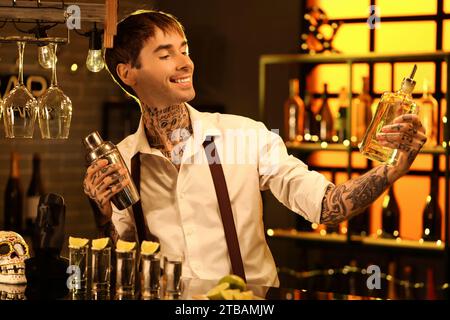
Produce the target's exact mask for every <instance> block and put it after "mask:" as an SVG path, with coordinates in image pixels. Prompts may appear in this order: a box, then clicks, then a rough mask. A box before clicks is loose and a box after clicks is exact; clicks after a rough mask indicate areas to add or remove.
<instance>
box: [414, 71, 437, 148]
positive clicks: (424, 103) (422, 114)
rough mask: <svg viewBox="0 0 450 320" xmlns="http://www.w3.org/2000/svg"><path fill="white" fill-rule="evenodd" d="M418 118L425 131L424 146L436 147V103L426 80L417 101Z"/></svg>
mask: <svg viewBox="0 0 450 320" xmlns="http://www.w3.org/2000/svg"><path fill="white" fill-rule="evenodd" d="M418 104H419V118H420V121H421V122H422V126H423V127H424V129H425V134H426V136H427V142H426V143H425V145H426V146H436V145H437V144H438V140H437V121H438V114H437V111H438V102H437V100H436V99H435V98H434V97H433V95H432V94H431V92H430V88H429V84H428V80H427V79H425V80H424V82H423V95H422V97H421V98H420V99H419V100H418Z"/></svg>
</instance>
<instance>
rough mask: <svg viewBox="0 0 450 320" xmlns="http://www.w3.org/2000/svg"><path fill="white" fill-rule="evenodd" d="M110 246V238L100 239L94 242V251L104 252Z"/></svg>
mask: <svg viewBox="0 0 450 320" xmlns="http://www.w3.org/2000/svg"><path fill="white" fill-rule="evenodd" d="M108 244H109V238H100V239H94V240H92V249H93V250H103V249H105V248H106V246H107V245H108Z"/></svg>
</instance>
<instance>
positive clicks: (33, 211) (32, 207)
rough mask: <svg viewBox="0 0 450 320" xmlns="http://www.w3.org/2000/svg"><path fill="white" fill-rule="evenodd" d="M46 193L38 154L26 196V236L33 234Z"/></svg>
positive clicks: (35, 157)
mask: <svg viewBox="0 0 450 320" xmlns="http://www.w3.org/2000/svg"><path fill="white" fill-rule="evenodd" d="M44 193H45V191H44V187H43V185H42V180H41V158H40V156H39V154H38V153H35V154H33V171H32V174H31V181H30V184H29V186H28V190H27V193H26V196H25V234H29V235H31V234H32V233H33V228H34V222H35V220H36V215H37V210H38V205H39V199H40V197H41V196H42V195H43V194H44Z"/></svg>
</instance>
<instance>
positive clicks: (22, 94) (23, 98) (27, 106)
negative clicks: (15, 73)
mask: <svg viewBox="0 0 450 320" xmlns="http://www.w3.org/2000/svg"><path fill="white" fill-rule="evenodd" d="M17 46H18V48H19V81H18V84H17V85H16V86H15V87H14V88H13V89H12V90H11V91H10V92H9V93H8V94H7V95H6V96H5V97H4V101H3V107H2V110H3V122H4V124H5V135H6V137H7V138H32V137H33V131H34V123H35V121H36V115H37V101H36V99H35V98H34V97H33V95H32V94H31V93H30V91H28V89H27V88H26V87H25V85H24V84H23V52H24V50H25V42H24V41H18V42H17Z"/></svg>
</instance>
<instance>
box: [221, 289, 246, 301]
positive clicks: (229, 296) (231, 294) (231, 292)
mask: <svg viewBox="0 0 450 320" xmlns="http://www.w3.org/2000/svg"><path fill="white" fill-rule="evenodd" d="M240 292H241V291H239V289H228V290H223V291H221V294H222V297H223V299H224V300H234V299H235V295H236V294H239V293H240Z"/></svg>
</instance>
